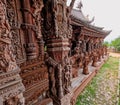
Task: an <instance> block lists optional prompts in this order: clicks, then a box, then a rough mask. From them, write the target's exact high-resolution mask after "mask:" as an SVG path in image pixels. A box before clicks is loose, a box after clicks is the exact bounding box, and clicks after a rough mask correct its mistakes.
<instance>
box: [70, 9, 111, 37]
mask: <svg viewBox="0 0 120 105" xmlns="http://www.w3.org/2000/svg"><path fill="white" fill-rule="evenodd" d="M71 19H72V21H76V23H77V25H79V24H80V25H81V26H86V27H88V28H90V29H92V30H95V31H97V32H100V33H102V34H104V35H108V34H109V33H110V32H111V30H110V31H107V30H103V28H104V27H98V26H95V25H92V24H91V23H92V22H93V21H94V18H93V19H92V20H89V19H88V18H87V17H86V16H84V14H83V12H82V10H81V9H79V10H77V9H72V11H71Z"/></svg>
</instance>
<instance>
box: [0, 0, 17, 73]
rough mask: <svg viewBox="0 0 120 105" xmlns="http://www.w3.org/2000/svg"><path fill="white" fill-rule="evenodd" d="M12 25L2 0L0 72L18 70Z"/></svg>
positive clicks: (0, 13) (0, 15)
mask: <svg viewBox="0 0 120 105" xmlns="http://www.w3.org/2000/svg"><path fill="white" fill-rule="evenodd" d="M11 38H12V37H11V32H10V25H9V23H8V21H7V19H6V9H5V4H4V3H3V2H2V1H1V0H0V71H2V72H7V71H11V70H14V69H15V68H16V66H17V65H16V61H15V57H14V55H13V49H12V45H11Z"/></svg>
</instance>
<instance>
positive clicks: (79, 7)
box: [77, 1, 83, 10]
mask: <svg viewBox="0 0 120 105" xmlns="http://www.w3.org/2000/svg"><path fill="white" fill-rule="evenodd" d="M82 7H83V4H82V2H81V1H80V2H79V4H78V6H77V8H78V9H79V10H81V8H82Z"/></svg>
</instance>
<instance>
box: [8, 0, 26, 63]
mask: <svg viewBox="0 0 120 105" xmlns="http://www.w3.org/2000/svg"><path fill="white" fill-rule="evenodd" d="M18 5H19V4H16V0H6V10H7V17H8V21H9V24H10V26H11V35H12V46H13V53H14V55H15V59H16V61H17V63H20V62H23V61H24V59H25V55H24V49H23V38H22V35H21V32H20V22H19V20H18V10H17V8H18V7H17V6H18Z"/></svg>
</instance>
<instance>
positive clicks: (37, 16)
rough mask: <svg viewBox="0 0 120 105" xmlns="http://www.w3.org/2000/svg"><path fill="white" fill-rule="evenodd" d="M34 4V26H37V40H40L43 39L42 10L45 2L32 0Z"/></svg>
mask: <svg viewBox="0 0 120 105" xmlns="http://www.w3.org/2000/svg"><path fill="white" fill-rule="evenodd" d="M32 2H33V4H32V7H33V8H34V10H33V17H34V24H35V25H36V28H37V30H36V34H37V38H38V39H40V38H41V37H42V34H41V21H42V17H41V10H42V8H43V2H42V1H41V0H32Z"/></svg>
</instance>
